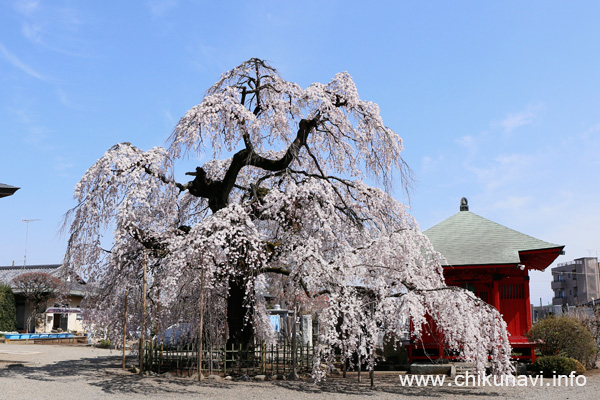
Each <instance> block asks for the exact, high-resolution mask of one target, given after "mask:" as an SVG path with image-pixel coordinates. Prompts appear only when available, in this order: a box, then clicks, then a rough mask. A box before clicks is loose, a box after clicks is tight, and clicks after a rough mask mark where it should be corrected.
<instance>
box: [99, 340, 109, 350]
mask: <svg viewBox="0 0 600 400" xmlns="http://www.w3.org/2000/svg"><path fill="white" fill-rule="evenodd" d="M111 346H112V342H111V341H110V340H108V339H101V340H100V341H99V342H98V344H97V345H96V347H100V348H101V349H110V347H111Z"/></svg>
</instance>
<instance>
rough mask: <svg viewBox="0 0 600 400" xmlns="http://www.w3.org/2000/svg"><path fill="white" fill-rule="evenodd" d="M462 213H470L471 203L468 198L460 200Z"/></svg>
mask: <svg viewBox="0 0 600 400" xmlns="http://www.w3.org/2000/svg"><path fill="white" fill-rule="evenodd" d="M460 211H469V202H468V201H467V198H466V197H463V198H462V199H460Z"/></svg>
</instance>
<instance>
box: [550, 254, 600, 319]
mask: <svg viewBox="0 0 600 400" xmlns="http://www.w3.org/2000/svg"><path fill="white" fill-rule="evenodd" d="M551 285H552V290H553V291H554V297H553V298H552V305H555V306H562V307H567V306H578V305H581V304H585V303H588V302H590V301H594V300H595V299H598V298H600V265H598V258H596V257H583V258H577V259H575V260H573V261H569V262H565V263H560V264H558V265H557V266H556V267H555V268H552V283H551Z"/></svg>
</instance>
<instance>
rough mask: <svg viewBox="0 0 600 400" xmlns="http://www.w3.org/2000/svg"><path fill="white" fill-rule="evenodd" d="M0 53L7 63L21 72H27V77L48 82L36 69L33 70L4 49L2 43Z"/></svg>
mask: <svg viewBox="0 0 600 400" xmlns="http://www.w3.org/2000/svg"><path fill="white" fill-rule="evenodd" d="M0 53H1V54H2V55H3V56H4V58H5V59H6V61H8V62H9V63H11V64H12V65H13V67H16V68H18V69H20V70H21V71H23V72H25V73H26V74H27V75H29V76H31V77H33V78H36V79H39V80H41V81H46V78H45V77H44V76H43V75H42V74H40V73H39V72H37V71H36V70H35V69H33V68H31V67H30V66H29V65H27V64H25V63H24V62H23V61H21V60H20V59H19V58H18V57H17V56H15V55H14V54H12V53H11V52H10V51H8V50H7V49H6V48H5V47H4V45H2V43H0Z"/></svg>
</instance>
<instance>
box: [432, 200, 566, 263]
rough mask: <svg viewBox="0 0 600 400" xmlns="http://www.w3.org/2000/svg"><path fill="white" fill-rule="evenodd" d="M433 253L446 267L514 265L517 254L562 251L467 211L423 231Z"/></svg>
mask: <svg viewBox="0 0 600 400" xmlns="http://www.w3.org/2000/svg"><path fill="white" fill-rule="evenodd" d="M424 233H425V235H427V237H428V238H429V240H430V241H431V243H432V244H433V247H434V248H435V250H436V251H438V252H440V253H442V255H443V256H444V257H445V258H446V261H447V265H454V266H459V265H490V264H518V263H519V262H520V257H519V252H520V251H527V250H542V249H553V248H562V247H563V246H562V245H558V244H554V243H549V242H545V241H543V240H539V239H536V238H534V237H531V236H529V235H525V234H523V233H520V232H517V231H515V230H513V229H510V228H507V227H505V226H503V225H500V224H498V223H496V222H493V221H490V220H488V219H485V218H483V217H480V216H479V215H477V214H474V213H472V212H470V211H460V212H459V213H457V214H455V215H453V216H451V217H450V218H448V219H447V220H445V221H442V222H440V223H439V224H437V225H435V226H433V227H431V228H429V229H427V230H426V231H425V232H424Z"/></svg>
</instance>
